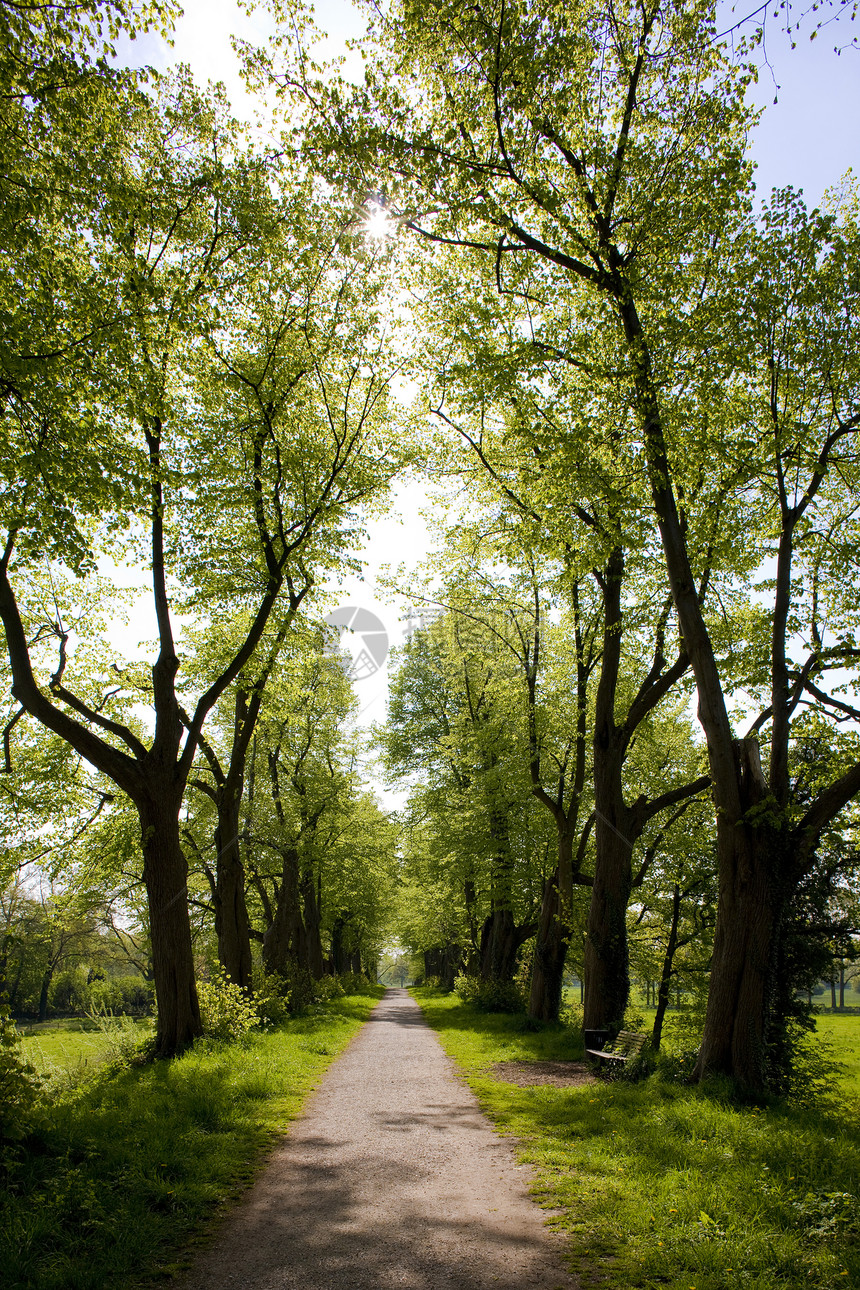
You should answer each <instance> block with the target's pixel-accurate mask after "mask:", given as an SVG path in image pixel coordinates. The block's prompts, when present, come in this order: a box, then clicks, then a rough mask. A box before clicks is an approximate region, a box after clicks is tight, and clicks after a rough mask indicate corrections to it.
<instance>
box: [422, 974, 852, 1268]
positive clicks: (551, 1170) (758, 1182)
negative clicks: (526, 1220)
mask: <svg viewBox="0 0 860 1290" xmlns="http://www.w3.org/2000/svg"><path fill="white" fill-rule="evenodd" d="M414 994H415V997H416V998H417V1000H418V1002H419V1003H420V1004H421V1007H422V1008H423V1010H424V1014H425V1016H426V1018H427V1021H428V1022H429V1024H430V1025H431V1026H432V1027H433V1028H434V1030H436V1031H437V1032H438V1034H439V1037H440V1039H441V1041H442V1044H443V1047H444V1048H445V1050H446V1052H447V1053H448V1054H449V1056H451V1057H453V1058H454V1060H455V1061H456V1062H457V1063H458V1064H459V1066H460V1067H461V1068H462V1070H463V1072H464V1074H465V1076H466V1078H467V1080H468V1082H469V1084H470V1085H471V1087H472V1088H473V1089H474V1091H475V1093H476V1095H477V1097H478V1100H479V1102H480V1103H481V1106H482V1107H483V1108H484V1110H485V1111H486V1112H487V1114H488V1115H489V1116H490V1118H491V1119H492V1120H493V1121H494V1123H495V1124H496V1125H497V1126H498V1128H499V1129H500V1130H501V1131H502V1132H503V1133H510V1134H515V1135H516V1137H517V1138H518V1139H519V1143H520V1146H519V1153H520V1157H521V1159H523V1160H525V1161H528V1162H529V1163H531V1164H532V1165H534V1167H535V1171H536V1184H535V1190H536V1194H537V1197H538V1199H539V1200H540V1201H541V1202H542V1203H544V1204H545V1205H547V1206H548V1207H551V1208H553V1209H559V1210H561V1211H562V1213H561V1214H560V1215H559V1216H558V1217H554V1218H553V1219H552V1220H551V1223H552V1225H553V1226H557V1227H559V1228H561V1229H562V1230H563V1231H564V1232H565V1233H566V1235H567V1236H568V1238H569V1241H570V1249H571V1254H572V1261H573V1267H574V1269H575V1270H576V1271H578V1272H579V1274H580V1275H581V1276H582V1278H583V1283H584V1284H585V1285H588V1284H591V1283H595V1284H596V1283H598V1282H599V1283H600V1284H601V1285H603V1286H606V1287H619V1288H620V1287H625V1288H627V1287H643V1288H646V1287H647V1288H649V1290H650V1288H653V1290H656V1288H657V1287H659V1288H660V1290H725V1288H726V1287H727V1286H732V1287H734V1286H740V1287H744V1290H747V1288H748V1290H777V1288H780V1290H783V1288H784V1290H789V1288H791V1290H793V1288H794V1287H801V1286H803V1287H807V1286H809V1285H815V1286H816V1287H820V1288H821V1290H830V1288H831V1287H839V1286H843V1287H844V1286H854V1285H860V1201H858V1196H860V1131H858V1107H857V1105H856V1104H855V1105H853V1106H852V1105H850V1104H849V1103H846V1105H845V1106H844V1107H840V1106H838V1105H837V1104H836V1103H834V1104H833V1105H831V1106H828V1107H819V1108H817V1109H801V1108H794V1107H788V1106H785V1105H781V1104H777V1105H773V1106H769V1107H766V1108H754V1107H745V1106H740V1105H737V1104H735V1103H733V1102H732V1101H731V1100H730V1098H729V1096H728V1089H727V1087H726V1086H725V1085H723V1084H718V1083H716V1082H715V1083H713V1084H712V1085H711V1086H709V1087H705V1088H689V1087H686V1086H684V1085H681V1084H667V1083H665V1082H663V1081H661V1080H658V1079H657V1078H651V1079H649V1080H646V1081H643V1082H642V1083H639V1084H633V1083H628V1082H625V1081H623V1080H617V1079H616V1080H613V1081H611V1082H602V1081H601V1082H598V1083H594V1084H589V1085H585V1086H583V1087H579V1088H564V1089H559V1088H552V1087H547V1086H535V1087H531V1088H518V1087H516V1086H514V1085H511V1084H507V1083H503V1082H501V1081H500V1080H498V1079H495V1078H493V1074H492V1070H491V1067H492V1065H493V1063H495V1062H498V1061H505V1060H510V1059H512V1058H513V1059H517V1060H529V1059H531V1060H541V1059H544V1058H547V1057H560V1056H576V1055H578V1053H580V1054H581V1051H582V1047H581V1040H580V1041H579V1043H578V1053H577V1041H576V1040H575V1039H574V1038H573V1037H572V1036H571V1034H570V1032H565V1031H564V1030H562V1029H561V1028H557V1029H547V1030H545V1031H543V1032H541V1033H538V1034H528V1033H523V1031H522V1029H521V1027H522V1025H523V1022H522V1019H521V1018H516V1017H504V1016H488V1015H486V1014H482V1013H479V1012H476V1011H474V1010H473V1009H471V1008H467V1007H465V1006H464V1005H463V1004H461V1003H460V1001H459V1000H458V999H457V997H456V996H448V997H445V996H441V995H439V994H436V993H434V992H432V991H427V990H422V989H417V990H415V991H414ZM846 1042H847V1041H846Z"/></svg>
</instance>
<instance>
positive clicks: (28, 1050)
mask: <svg viewBox="0 0 860 1290" xmlns="http://www.w3.org/2000/svg"><path fill="white" fill-rule="evenodd" d="M135 1024H136V1026H137V1027H138V1028H139V1030H140V1034H141V1038H143V1036H144V1035H145V1034H147V1033H148V1031H149V1030H151V1029H152V1024H153V1023H152V1021H151V1019H150V1018H148V1017H147V1018H144V1019H143V1020H140V1021H137V1022H136V1023H135ZM20 1030H21V1038H22V1042H23V1049H24V1055H25V1057H26V1059H27V1061H29V1062H31V1063H32V1064H33V1066H35V1067H36V1070H38V1071H41V1072H42V1073H43V1074H45V1075H47V1074H50V1072H51V1071H56V1070H64V1071H72V1070H77V1069H78V1068H79V1067H81V1066H98V1064H99V1063H100V1062H102V1061H104V1059H105V1057H106V1056H107V1055H108V1052H109V1049H110V1039H109V1037H108V1036H107V1035H105V1034H104V1032H103V1031H101V1030H99V1029H98V1027H97V1026H96V1025H95V1024H94V1023H93V1022H92V1021H89V1020H87V1019H83V1020H78V1019H76V1018H70V1019H68V1020H63V1021H43V1022H37V1023H35V1024H33V1025H22V1026H21V1028H20Z"/></svg>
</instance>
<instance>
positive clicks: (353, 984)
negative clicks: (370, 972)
mask: <svg viewBox="0 0 860 1290" xmlns="http://www.w3.org/2000/svg"><path fill="white" fill-rule="evenodd" d="M338 979H339V981H340V983H341V986H342V987H343V992H344V994H373V993H374V987H373V985H372V984H371V982H370V981H368V979H367V977H366V976H365V975H364V974H363V973H362V972H341V974H340V977H339V978H338Z"/></svg>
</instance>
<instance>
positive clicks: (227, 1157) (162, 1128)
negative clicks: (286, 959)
mask: <svg viewBox="0 0 860 1290" xmlns="http://www.w3.org/2000/svg"><path fill="white" fill-rule="evenodd" d="M381 993H382V991H381V990H376V991H374V993H373V996H372V997H370V996H365V995H348V996H346V997H345V998H340V999H334V1000H332V1001H330V1002H329V1003H328V1004H326V1005H325V1007H324V1008H322V1009H318V1010H317V1011H315V1012H312V1013H309V1014H308V1015H306V1016H300V1017H295V1018H292V1019H290V1020H289V1021H288V1022H286V1023H285V1024H284V1025H283V1026H279V1027H278V1028H277V1029H275V1030H272V1031H269V1032H266V1033H261V1032H252V1033H251V1035H250V1036H248V1037H247V1039H246V1040H245V1041H244V1042H243V1043H241V1044H230V1045H221V1046H217V1045H208V1046H207V1045H206V1044H205V1043H204V1044H200V1045H198V1046H196V1047H195V1048H194V1049H193V1050H192V1051H190V1052H189V1053H187V1054H185V1055H184V1056H182V1057H180V1058H177V1059H176V1060H174V1061H172V1062H156V1063H153V1064H150V1065H148V1066H140V1067H134V1066H132V1067H120V1066H117V1065H116V1064H110V1063H105V1064H104V1065H102V1066H101V1067H100V1068H99V1069H98V1070H96V1071H95V1072H94V1073H93V1074H92V1075H91V1076H90V1078H88V1079H87V1080H85V1081H83V1082H80V1083H78V1084H77V1085H76V1086H73V1087H71V1088H70V1089H69V1090H68V1091H67V1092H66V1093H65V1094H64V1095H63V1096H60V1097H56V1098H55V1100H54V1101H53V1102H52V1103H51V1104H50V1105H49V1107H48V1108H47V1109H46V1110H45V1111H44V1113H43V1116H42V1123H41V1125H40V1127H39V1129H38V1132H37V1133H36V1135H34V1137H33V1138H32V1139H31V1140H30V1141H29V1142H28V1143H27V1144H26V1150H19V1151H17V1152H16V1153H13V1154H12V1155H11V1157H10V1159H9V1161H8V1163H7V1169H6V1177H5V1179H4V1181H5V1183H6V1187H5V1189H4V1188H0V1268H2V1269H3V1286H4V1290H109V1288H111V1287H115V1288H118V1287H130V1286H138V1285H145V1284H151V1282H152V1281H153V1280H162V1279H164V1278H166V1277H169V1276H170V1275H171V1274H172V1273H173V1272H175V1271H178V1270H179V1269H180V1268H181V1267H182V1266H185V1265H186V1263H187V1254H186V1255H183V1250H186V1251H187V1247H188V1243H189V1241H191V1240H193V1239H194V1238H196V1236H197V1235H198V1234H199V1233H200V1232H202V1231H203V1230H204V1229H205V1228H206V1226H207V1225H208V1224H209V1223H211V1221H212V1220H213V1218H214V1217H216V1216H217V1214H218V1213H219V1212H220V1211H221V1210H222V1209H223V1207H224V1206H225V1205H226V1204H228V1203H229V1202H230V1201H231V1200H234V1199H235V1198H236V1196H237V1195H238V1193H239V1191H240V1190H241V1188H242V1187H243V1186H244V1185H246V1184H247V1182H249V1181H250V1179H251V1178H252V1177H253V1175H254V1174H255V1173H256V1172H257V1169H258V1168H259V1166H260V1164H261V1163H262V1161H263V1159H264V1157H265V1154H266V1151H267V1148H270V1147H271V1146H272V1144H273V1142H274V1141H275V1140H276V1139H277V1138H278V1137H279V1136H280V1135H282V1134H283V1132H284V1130H285V1129H286V1127H287V1125H288V1123H289V1121H290V1120H291V1119H292V1118H293V1117H294V1116H295V1115H296V1114H297V1112H298V1111H299V1109H300V1107H301V1105H302V1102H303V1100H304V1098H305V1097H306V1095H307V1093H308V1092H309V1091H310V1090H311V1089H312V1088H313V1087H314V1085H315V1084H316V1083H317V1082H318V1080H319V1077H320V1076H321V1075H322V1073H323V1071H324V1070H325V1069H326V1067H327V1066H328V1065H329V1064H330V1063H331V1062H332V1060H333V1059H334V1058H335V1057H336V1056H337V1055H338V1054H339V1053H340V1052H341V1051H342V1050H343V1048H344V1047H345V1046H346V1044H347V1043H348V1042H349V1040H350V1039H351V1038H352V1036H353V1035H354V1034H355V1033H356V1031H357V1030H358V1029H359V1027H360V1026H361V1025H362V1024H363V1022H364V1021H365V1020H366V1018H367V1016H368V1014H369V1012H370V1010H371V1008H372V1007H373V1006H374V1004H375V1003H376V1001H377V999H378V998H379V997H380V995H381ZM72 1033H74V1032H72ZM79 1033H80V1035H81V1036H82V1038H84V1037H85V1038H87V1039H89V1037H90V1036H89V1035H87V1034H86V1032H83V1031H81V1032H79ZM26 1042H27V1041H25V1043H26ZM30 1042H32V1041H30ZM38 1042H39V1043H40V1044H44V1043H46V1042H47V1040H46V1039H44V1038H42V1037H41V1036H39V1037H38ZM57 1042H58V1043H60V1044H61V1045H62V1046H63V1048H64V1050H65V1052H66V1053H67V1054H69V1053H70V1052H71V1047H70V1046H71V1044H72V1040H71V1036H70V1035H65V1036H59V1035H58V1039H57ZM0 1172H2V1170H0Z"/></svg>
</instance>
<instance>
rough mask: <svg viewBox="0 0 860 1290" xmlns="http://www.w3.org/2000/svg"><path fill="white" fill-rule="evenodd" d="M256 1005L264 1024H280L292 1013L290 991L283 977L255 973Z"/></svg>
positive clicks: (258, 1014) (261, 1021) (261, 1022)
mask: <svg viewBox="0 0 860 1290" xmlns="http://www.w3.org/2000/svg"><path fill="white" fill-rule="evenodd" d="M254 1007H255V1008H256V1009H257V1016H258V1017H259V1019H260V1024H261V1025H262V1026H280V1025H282V1024H283V1023H284V1022H285V1021H286V1020H287V1017H288V1016H289V1015H290V992H289V989H288V988H287V986H286V984H285V982H284V980H283V978H282V977H279V976H266V975H265V974H260V976H257V974H256V973H255V975H254Z"/></svg>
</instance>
